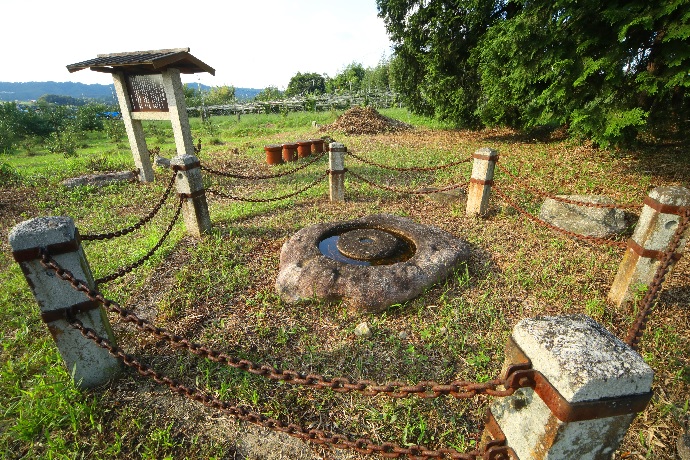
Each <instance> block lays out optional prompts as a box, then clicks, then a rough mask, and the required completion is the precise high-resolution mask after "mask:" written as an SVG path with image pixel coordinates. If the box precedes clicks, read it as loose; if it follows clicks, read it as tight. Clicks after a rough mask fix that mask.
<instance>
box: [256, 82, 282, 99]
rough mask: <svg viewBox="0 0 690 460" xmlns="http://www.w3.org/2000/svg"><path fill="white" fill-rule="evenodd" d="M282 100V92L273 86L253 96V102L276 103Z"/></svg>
mask: <svg viewBox="0 0 690 460" xmlns="http://www.w3.org/2000/svg"><path fill="white" fill-rule="evenodd" d="M282 98H283V92H282V91H280V90H279V89H278V88H276V87H275V86H267V87H266V88H264V89H262V90H261V92H260V93H259V94H257V95H256V96H254V100H255V101H277V100H279V99H282Z"/></svg>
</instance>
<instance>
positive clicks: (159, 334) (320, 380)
mask: <svg viewBox="0 0 690 460" xmlns="http://www.w3.org/2000/svg"><path fill="white" fill-rule="evenodd" d="M41 264H42V265H43V266H44V267H46V268H48V269H50V270H53V271H54V272H55V274H56V276H57V277H58V278H60V279H62V280H65V281H67V282H69V283H70V284H71V285H72V287H73V288H74V289H75V290H77V291H80V292H83V293H84V294H85V295H86V297H88V298H89V299H90V300H92V301H94V302H98V303H100V304H101V305H103V306H104V307H105V308H106V309H107V310H108V311H109V312H111V313H114V314H116V315H118V316H119V317H120V319H121V320H122V321H124V322H125V323H131V324H133V325H135V326H136V327H137V328H138V329H139V330H141V331H142V332H146V333H149V334H151V335H153V336H154V337H156V338H157V339H162V340H165V341H166V342H168V343H169V344H170V345H171V346H172V347H174V348H180V349H186V350H188V351H189V352H191V353H193V354H195V355H197V356H199V357H201V358H206V359H209V360H211V361H214V362H217V363H219V364H223V365H227V366H230V367H233V368H235V369H239V370H242V371H246V372H249V373H251V374H254V375H259V376H262V377H265V378H267V379H269V380H274V381H282V382H286V383H290V384H292V385H301V386H304V387H307V388H314V389H318V390H322V389H330V390H333V391H335V392H338V393H348V392H358V393H360V394H362V395H364V396H376V395H379V394H384V395H388V396H390V397H392V398H406V397H408V396H411V395H415V396H417V397H420V398H436V397H440V396H446V395H448V396H453V397H455V398H458V399H469V398H473V397H475V396H479V395H489V396H499V397H502V396H510V395H512V394H513V393H514V392H515V389H513V388H507V387H506V380H505V379H494V380H490V381H488V382H482V383H477V382H467V381H463V380H455V381H453V382H451V383H449V384H445V385H442V384H439V383H437V382H434V381H423V382H420V383H418V384H416V385H408V384H405V383H403V382H390V383H384V384H377V383H375V382H372V381H371V380H355V381H353V380H350V379H349V378H346V377H334V378H328V377H324V376H323V375H320V374H315V373H310V374H305V373H302V372H297V371H293V370H281V369H277V368H275V367H273V366H271V365H268V364H257V363H254V362H252V361H250V360H247V359H239V358H237V357H234V356H229V355H227V354H225V353H221V352H219V351H216V350H213V349H210V348H208V347H205V346H203V345H200V344H197V343H194V342H191V341H189V340H187V339H185V338H184V337H181V336H178V335H174V334H172V333H170V332H168V331H167V330H165V329H163V328H160V327H157V326H155V325H153V324H151V323H150V322H148V321H147V320H145V319H142V318H139V317H138V316H137V315H136V314H134V313H132V312H131V311H129V310H127V309H126V308H123V307H122V306H120V305H119V304H118V303H117V302H115V301H113V300H110V299H107V298H105V297H104V296H103V294H101V293H100V292H98V291H97V290H94V289H91V288H90V287H89V286H88V285H87V284H86V282H84V281H82V280H79V279H77V278H75V277H74V275H73V274H72V273H71V272H70V271H69V270H66V269H64V268H62V267H60V265H59V264H58V263H57V262H56V261H55V260H54V259H52V258H51V257H50V255H49V254H48V253H47V252H46V251H42V254H41ZM499 387H504V389H500V388H499Z"/></svg>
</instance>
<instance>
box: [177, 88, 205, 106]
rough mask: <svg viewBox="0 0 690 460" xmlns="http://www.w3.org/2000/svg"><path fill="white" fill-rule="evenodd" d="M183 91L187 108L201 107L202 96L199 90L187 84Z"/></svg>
mask: <svg viewBox="0 0 690 460" xmlns="http://www.w3.org/2000/svg"><path fill="white" fill-rule="evenodd" d="M182 91H183V92H184V102H185V105H186V106H187V107H198V106H200V105H201V96H202V94H201V91H199V90H198V89H197V88H194V87H193V86H192V85H190V84H189V83H185V85H184V86H183V87H182Z"/></svg>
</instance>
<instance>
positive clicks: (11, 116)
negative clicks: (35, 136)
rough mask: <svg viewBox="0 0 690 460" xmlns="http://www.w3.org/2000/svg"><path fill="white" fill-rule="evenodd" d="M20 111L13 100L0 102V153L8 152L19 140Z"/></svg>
mask: <svg viewBox="0 0 690 460" xmlns="http://www.w3.org/2000/svg"><path fill="white" fill-rule="evenodd" d="M21 119H22V113H21V111H20V110H19V108H18V107H17V104H16V103H14V102H2V103H0V153H2V154H6V153H10V152H11V151H12V150H13V149H14V147H15V146H16V145H17V143H18V142H19V140H20V138H21V135H22V134H23V133H21V131H22V127H21V124H22V122H21Z"/></svg>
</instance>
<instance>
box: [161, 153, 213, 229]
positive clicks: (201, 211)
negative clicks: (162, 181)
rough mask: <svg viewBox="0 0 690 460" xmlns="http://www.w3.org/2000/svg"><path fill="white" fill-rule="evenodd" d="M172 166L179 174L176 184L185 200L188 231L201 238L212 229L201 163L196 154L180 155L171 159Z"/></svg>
mask: <svg viewBox="0 0 690 460" xmlns="http://www.w3.org/2000/svg"><path fill="white" fill-rule="evenodd" d="M170 167H171V168H172V169H173V171H175V172H176V174H177V177H176V178H175V185H176V187H177V193H178V194H180V196H181V197H182V200H183V203H182V217H183V218H184V223H185V227H186V228H187V233H189V234H190V235H192V236H195V237H197V238H200V237H201V235H203V234H204V233H208V232H209V231H210V230H211V216H210V215H209V213H208V203H207V202H206V192H205V191H204V183H203V180H202V177H201V163H199V159H198V158H197V157H195V156H194V155H180V156H177V157H175V158H173V159H171V160H170Z"/></svg>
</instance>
